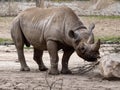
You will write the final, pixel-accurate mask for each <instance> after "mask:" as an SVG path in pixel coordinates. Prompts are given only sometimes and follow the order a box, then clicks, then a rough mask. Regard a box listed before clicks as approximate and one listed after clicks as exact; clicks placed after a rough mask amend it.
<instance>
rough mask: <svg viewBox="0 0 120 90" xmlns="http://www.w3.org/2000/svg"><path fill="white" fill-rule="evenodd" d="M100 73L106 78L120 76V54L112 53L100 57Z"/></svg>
mask: <svg viewBox="0 0 120 90" xmlns="http://www.w3.org/2000/svg"><path fill="white" fill-rule="evenodd" d="M99 69H100V74H101V75H102V76H103V77H104V78H112V77H116V78H120V54H119V53H112V54H109V55H105V56H103V57H102V58H101V59H100V64H99Z"/></svg>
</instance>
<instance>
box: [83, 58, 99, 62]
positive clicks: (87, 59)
mask: <svg viewBox="0 0 120 90" xmlns="http://www.w3.org/2000/svg"><path fill="white" fill-rule="evenodd" d="M85 61H88V62H96V61H97V58H85Z"/></svg>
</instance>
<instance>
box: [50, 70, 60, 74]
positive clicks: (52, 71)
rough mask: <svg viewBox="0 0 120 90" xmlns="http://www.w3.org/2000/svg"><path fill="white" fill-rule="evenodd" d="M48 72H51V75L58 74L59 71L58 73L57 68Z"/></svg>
mask: <svg viewBox="0 0 120 90" xmlns="http://www.w3.org/2000/svg"><path fill="white" fill-rule="evenodd" d="M49 74H51V75H59V74H60V73H59V71H58V70H50V71H49Z"/></svg>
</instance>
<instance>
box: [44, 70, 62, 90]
mask: <svg viewBox="0 0 120 90" xmlns="http://www.w3.org/2000/svg"><path fill="white" fill-rule="evenodd" d="M47 77H48V72H46V75H45V81H46V83H47V86H48V87H49V90H52V88H53V86H54V87H55V84H56V83H57V82H58V81H61V83H60V86H61V87H60V88H59V90H62V87H63V78H59V79H56V80H55V81H53V82H52V83H49V81H48V79H47Z"/></svg>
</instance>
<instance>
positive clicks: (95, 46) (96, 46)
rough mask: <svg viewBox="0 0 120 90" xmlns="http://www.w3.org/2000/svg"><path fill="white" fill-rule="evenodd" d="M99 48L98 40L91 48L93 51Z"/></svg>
mask: <svg viewBox="0 0 120 90" xmlns="http://www.w3.org/2000/svg"><path fill="white" fill-rule="evenodd" d="M99 48H100V39H98V41H97V42H96V43H95V44H94V46H93V49H94V51H97V50H99Z"/></svg>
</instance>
